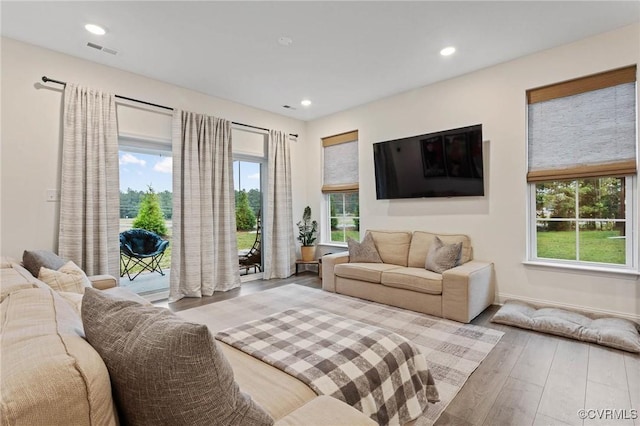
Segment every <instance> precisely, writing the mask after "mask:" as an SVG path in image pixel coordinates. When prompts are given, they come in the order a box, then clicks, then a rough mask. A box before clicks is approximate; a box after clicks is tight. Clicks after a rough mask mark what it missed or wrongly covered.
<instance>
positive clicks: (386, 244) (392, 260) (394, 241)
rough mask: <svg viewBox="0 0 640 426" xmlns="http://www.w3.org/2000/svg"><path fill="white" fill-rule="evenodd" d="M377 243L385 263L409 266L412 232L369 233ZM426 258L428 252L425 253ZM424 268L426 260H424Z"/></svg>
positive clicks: (373, 231)
mask: <svg viewBox="0 0 640 426" xmlns="http://www.w3.org/2000/svg"><path fill="white" fill-rule="evenodd" d="M367 232H370V233H371V236H372V237H373V241H374V242H375V243H376V248H377V249H378V254H380V258H381V259H382V261H383V262H384V263H388V264H392V265H398V266H407V260H408V257H409V246H410V245H411V232H408V231H377V230H372V231H367ZM425 258H426V252H425ZM422 265H423V266H424V259H423V260H422Z"/></svg>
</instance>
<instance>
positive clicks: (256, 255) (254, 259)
mask: <svg viewBox="0 0 640 426" xmlns="http://www.w3.org/2000/svg"><path fill="white" fill-rule="evenodd" d="M261 235H262V226H261V223H260V215H258V217H257V228H256V240H255V241H254V242H253V246H251V249H249V251H248V252H247V253H246V254H241V255H239V256H238V263H239V266H240V269H244V270H245V272H244V273H245V275H246V274H248V273H249V269H251V268H253V271H254V272H258V271H260V272H262V254H261V252H260V250H261V248H262V243H261V241H260V237H261Z"/></svg>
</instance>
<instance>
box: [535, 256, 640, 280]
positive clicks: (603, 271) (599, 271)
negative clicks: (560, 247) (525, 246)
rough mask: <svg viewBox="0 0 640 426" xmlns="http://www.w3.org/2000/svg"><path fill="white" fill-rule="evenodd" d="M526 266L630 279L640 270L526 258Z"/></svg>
mask: <svg viewBox="0 0 640 426" xmlns="http://www.w3.org/2000/svg"><path fill="white" fill-rule="evenodd" d="M522 264H523V265H525V266H531V267H534V268H540V269H558V270H560V272H567V273H578V274H585V275H594V274H596V275H604V276H612V277H615V278H623V279H628V280H637V279H638V277H640V272H639V271H637V270H633V269H622V268H611V267H606V266H587V265H570V264H566V263H559V262H549V261H541V260H526V261H524V262H522Z"/></svg>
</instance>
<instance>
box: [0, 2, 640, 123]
mask: <svg viewBox="0 0 640 426" xmlns="http://www.w3.org/2000/svg"><path fill="white" fill-rule="evenodd" d="M0 12H1V15H2V21H1V23H2V25H1V32H2V35H3V36H6V37H10V38H13V39H17V40H21V41H25V42H28V43H32V44H36V45H39V46H43V47H46V48H49V49H53V50H56V51H60V52H63V53H67V54H69V55H73V56H77V57H81V58H84V59H88V60H91V61H95V62H99V63H102V64H105V65H109V66H112V67H115V68H121V69H124V70H127V71H131V72H135V73H138V74H142V75H145V76H148V77H152V78H156V79H158V80H162V81H166V82H169V83H173V84H176V85H178V86H182V87H186V88H190V89H194V90H197V91H200V92H203V93H206V94H209V95H212V96H217V97H220V98H224V99H229V100H232V101H236V102H239V103H242V104H246V105H250V106H253V107H256V108H261V109H264V110H268V111H273V112H276V113H279V114H283V115H287V116H290V117H294V118H298V119H301V120H312V119H315V118H318V117H322V116H325V115H328V114H332V113H335V112H338V111H342V110H345V109H348V108H351V107H354V106H357V105H361V104H364V103H367V102H370V101H373V100H376V99H380V98H383V97H386V96H389V95H393V94H395V93H399V92H403V91H407V90H410V89H413V88H416V87H420V86H424V85H427V84H430V83H434V82H436V81H440V80H444V79H448V78H451V77H455V76H458V75H461V74H465V73H468V72H471V71H474V70H478V69H480V68H484V67H488V66H491V65H494V64H497V63H500V62H504V61H508V60H510V59H513V58H517V57H519V56H523V55H526V54H529V53H532V52H536V51H540V50H543V49H547V48H550V47H554V46H558V45H561V44H565V43H569V42H572V41H575V40H578V39H581V38H585V37H588V36H591V35H594V34H598V33H602V32H606V31H609V30H612V29H615V28H619V27H622V26H625V25H628V24H631V23H634V22H638V21H640V2H638V1H585V2H582V1H565V2H557V1H553V2H550V1H543V2H535V1H531V2H520V1H518V2H504V1H503V2H500V1H498V2H484V1H448V2H444V1H441V2H436V1H422V2H420V1H417V2H400V1H387V2H382V1H380V2H362V1H358V2H339V1H333V2H312V1H298V2H271V1H259V2H243V1H236V2H214V1H197V2H182V1H160V2H156V1H140V2H137V1H136V2H133V1H127V2H124V1H122V2H110V1H105V2H94V1H83V2H76V1H74V2H10V1H2V3H1V11H0ZM89 22H91V23H96V24H99V25H102V26H104V27H106V28H107V30H108V32H107V34H106V35H104V36H101V37H99V36H95V35H92V34H89V33H88V32H86V31H85V29H84V24H86V23H89ZM282 36H286V37H290V38H291V39H293V43H292V44H291V45H290V46H282V45H280V44H279V43H278V39H279V38H280V37H282ZM87 42H93V43H97V44H100V45H103V46H105V47H107V48H110V49H115V50H117V51H118V52H119V53H118V54H117V55H115V56H113V55H110V54H108V53H104V52H101V51H98V50H95V49H92V48H89V47H87V46H86V44H87ZM448 45H453V46H456V48H457V52H456V53H455V54H454V55H453V56H450V57H442V56H440V55H439V53H438V52H439V51H440V49H442V48H443V47H445V46H448ZM42 74H43V75H47V76H48V77H50V78H54V79H60V80H65V76H64V75H48V74H47V70H46V69H43V70H42ZM119 94H120V95H124V96H132V97H135V95H136V94H135V93H119ZM303 98H309V99H311V100H312V101H313V104H312V105H311V106H310V107H306V108H305V107H302V106H301V105H300V101H301V100H302V99H303ZM149 101H153V99H149ZM283 105H291V106H292V107H294V108H296V109H295V110H293V109H285V108H283Z"/></svg>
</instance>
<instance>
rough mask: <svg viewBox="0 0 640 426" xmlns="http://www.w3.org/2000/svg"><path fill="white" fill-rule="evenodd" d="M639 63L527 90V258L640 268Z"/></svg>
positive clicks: (574, 263) (576, 263)
mask: <svg viewBox="0 0 640 426" xmlns="http://www.w3.org/2000/svg"><path fill="white" fill-rule="evenodd" d="M635 82H636V67H635V66H633V67H628V68H623V69H619V70H614V71H610V72H606V73H601V74H597V75H593V76H588V77H584V78H580V79H577V80H571V81H568V82H564V83H559V84H556V85H552V86H545V87H542V88H539V89H532V90H529V91H527V99H528V126H529V128H528V168H529V172H528V174H527V181H528V182H529V189H530V194H531V198H530V210H529V217H530V238H529V242H530V243H529V244H530V245H529V260H533V261H551V262H558V263H567V264H573V265H590V266H606V267H614V268H626V269H635V268H637V253H636V250H637V249H636V247H637V240H635V238H636V237H635V234H636V230H635V229H634V228H635V226H636V225H635V224H634V220H633V217H634V212H633V208H634V206H635V203H636V200H635V195H636V194H635V192H636V177H635V175H636V144H637V135H636V87H635V86H636V85H635Z"/></svg>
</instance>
